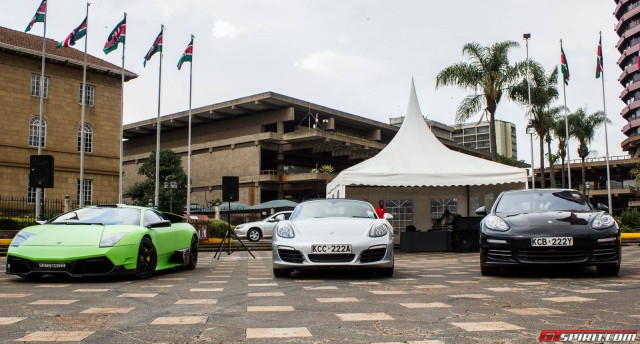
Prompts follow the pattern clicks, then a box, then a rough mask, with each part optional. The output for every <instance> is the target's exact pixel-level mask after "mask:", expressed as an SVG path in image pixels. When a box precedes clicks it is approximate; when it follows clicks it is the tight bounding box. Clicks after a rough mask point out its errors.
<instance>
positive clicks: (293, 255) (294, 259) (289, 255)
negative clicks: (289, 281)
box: [278, 248, 304, 264]
mask: <svg viewBox="0 0 640 344" xmlns="http://www.w3.org/2000/svg"><path fill="white" fill-rule="evenodd" d="M278 255H279V256H280V259H282V261H283V262H287V263H298V264H302V263H303V262H304V257H303V256H302V253H300V251H296V250H283V249H281V248H280V249H278Z"/></svg>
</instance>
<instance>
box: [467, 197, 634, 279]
mask: <svg viewBox="0 0 640 344" xmlns="http://www.w3.org/2000/svg"><path fill="white" fill-rule="evenodd" d="M607 211H608V208H607V207H606V206H605V205H602V204H598V205H597V206H595V207H594V206H593V205H592V204H590V203H589V201H588V198H587V197H585V196H584V195H583V194H582V193H580V192H578V191H575V190H568V189H535V190H513V191H505V192H503V193H502V194H500V196H498V198H497V199H496V202H495V203H494V205H493V207H492V208H491V211H490V212H489V213H487V211H486V209H485V207H481V208H479V209H478V210H476V213H478V214H480V215H486V216H485V217H484V219H482V222H481V226H480V269H481V273H482V274H483V275H497V274H499V273H500V268H502V267H511V266H518V265H551V264H554V265H574V266H575V265H584V266H595V267H596V269H597V272H598V275H602V276H612V275H617V274H618V273H619V271H620V263H621V258H622V257H621V251H620V230H619V229H618V225H617V223H616V221H615V220H614V219H613V217H612V216H611V215H609V214H608V213H607Z"/></svg>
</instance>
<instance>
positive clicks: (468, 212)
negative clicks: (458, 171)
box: [467, 185, 471, 217]
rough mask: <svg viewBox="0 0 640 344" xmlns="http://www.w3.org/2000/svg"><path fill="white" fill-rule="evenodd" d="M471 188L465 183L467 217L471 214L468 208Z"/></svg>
mask: <svg viewBox="0 0 640 344" xmlns="http://www.w3.org/2000/svg"><path fill="white" fill-rule="evenodd" d="M470 189H471V187H470V186H469V185H467V217H469V216H470V215H469V214H471V210H470V209H469V208H470V207H471V200H470V196H471V192H470V191H469V190H470Z"/></svg>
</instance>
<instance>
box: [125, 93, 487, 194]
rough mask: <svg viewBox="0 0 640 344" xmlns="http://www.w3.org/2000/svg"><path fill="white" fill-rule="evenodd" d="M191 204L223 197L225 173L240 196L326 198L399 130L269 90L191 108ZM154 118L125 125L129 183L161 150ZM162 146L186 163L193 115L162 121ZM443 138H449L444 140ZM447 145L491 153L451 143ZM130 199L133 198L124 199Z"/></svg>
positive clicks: (479, 154)
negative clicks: (334, 183) (332, 185)
mask: <svg viewBox="0 0 640 344" xmlns="http://www.w3.org/2000/svg"><path fill="white" fill-rule="evenodd" d="M192 114H193V116H192V122H193V125H192V160H191V169H192V176H191V181H192V194H191V199H192V203H193V204H200V205H208V204H209V203H210V202H211V201H213V200H215V199H222V186H221V183H222V176H238V177H239V179H240V201H241V202H244V203H247V204H250V205H253V204H257V203H261V202H266V201H270V200H274V199H290V200H293V201H302V200H305V199H310V198H318V197H320V198H322V197H324V196H325V194H326V184H327V183H328V182H329V181H331V180H332V179H333V178H334V177H335V176H336V174H337V173H339V172H340V171H342V170H343V169H345V168H348V167H351V166H353V165H355V164H357V163H359V162H362V161H364V160H365V159H368V158H370V157H372V156H374V155H376V154H377V153H378V152H379V151H380V150H382V148H384V147H385V145H386V144H387V143H389V142H390V141H391V139H392V138H393V137H394V135H395V133H396V132H397V131H398V127H396V126H392V125H389V124H385V123H381V122H377V121H374V120H370V119H367V118H364V117H360V116H356V115H352V114H349V113H345V112H342V111H339V110H335V109H331V108H328V107H325V106H321V105H318V104H313V103H310V102H307V101H303V100H300V99H296V98H292V97H288V96H285V95H281V94H277V93H273V92H265V93H261V94H257V95H253V96H248V97H244V98H240V99H235V100H230V101H226V102H222V103H218V104H213V105H209V106H205V107H201V108H197V109H193V111H192ZM155 123H156V119H155V118H153V119H149V120H145V121H141V122H137V123H131V124H127V125H125V126H124V136H125V138H126V139H127V141H126V142H125V145H124V161H125V162H124V187H125V196H127V195H126V190H127V189H128V188H129V187H131V186H132V185H134V183H135V182H137V181H142V180H143V178H144V177H143V176H141V175H138V174H137V171H138V168H139V166H140V165H141V164H142V163H143V162H144V161H145V160H146V159H148V157H149V154H150V152H151V151H154V150H155V147H156V124H155ZM161 129H162V135H161V149H171V150H173V151H174V152H176V153H179V154H180V155H181V156H182V166H183V169H185V170H186V166H187V160H186V157H187V150H188V146H187V131H188V113H187V112H186V111H184V112H180V113H175V114H171V115H166V116H163V117H162V118H161ZM443 142H444V141H443ZM444 143H445V145H447V146H449V148H451V149H454V150H458V151H461V152H465V153H467V154H473V155H475V156H480V157H484V158H488V159H489V158H490V157H489V155H488V154H486V153H484V152H477V151H471V150H469V149H466V148H465V147H463V146H460V145H457V144H456V143H455V142H453V141H450V140H449V141H446V142H444ZM125 200H126V201H127V202H130V201H131V200H130V199H128V198H125Z"/></svg>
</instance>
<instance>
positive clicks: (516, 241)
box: [480, 233, 622, 266]
mask: <svg viewBox="0 0 640 344" xmlns="http://www.w3.org/2000/svg"><path fill="white" fill-rule="evenodd" d="M603 234H604V233H603ZM598 239H604V240H605V241H600V242H599V241H598ZM499 241H505V242H506V243H500V242H499ZM621 260H622V256H621V245H620V235H619V234H618V235H617V236H612V235H611V234H608V235H589V236H580V237H576V236H574V244H573V246H561V247H558V246H555V247H534V246H531V237H528V236H526V237H524V236H521V237H510V236H505V235H488V234H487V233H482V234H481V235H480V261H481V264H482V265H484V266H513V265H584V266H594V265H620V262H621Z"/></svg>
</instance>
